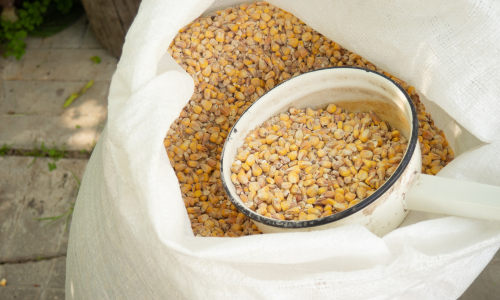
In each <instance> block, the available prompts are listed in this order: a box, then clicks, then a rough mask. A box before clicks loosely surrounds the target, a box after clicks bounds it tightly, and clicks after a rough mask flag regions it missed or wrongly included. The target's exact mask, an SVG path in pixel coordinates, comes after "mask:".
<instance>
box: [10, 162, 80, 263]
mask: <svg viewBox="0 0 500 300" xmlns="http://www.w3.org/2000/svg"><path fill="white" fill-rule="evenodd" d="M9 158H10V157H9ZM51 161H52V160H51V159H50V158H39V159H37V161H36V162H35V163H34V164H33V166H32V169H31V172H32V178H33V180H32V183H31V185H30V186H29V187H28V189H27V191H26V193H25V195H24V199H25V200H24V202H23V204H22V208H21V211H20V214H19V218H18V220H17V221H16V224H15V227H14V229H13V230H12V231H13V235H12V238H11V240H10V241H9V242H8V243H7V251H6V255H5V258H4V260H5V261H7V262H15V261H23V260H30V259H34V258H36V257H54V256H57V255H60V254H64V253H66V247H67V246H66V245H67V230H66V229H65V228H66V223H65V222H66V220H65V219H63V218H61V219H60V220H57V221H56V222H54V223H52V224H48V222H49V221H40V220H36V219H38V218H46V217H54V216H59V215H62V214H64V213H66V212H68V211H69V209H70V207H71V205H72V204H73V203H74V202H75V200H76V193H77V190H78V188H77V182H76V180H75V179H74V178H73V175H72V172H74V173H75V174H76V176H77V177H78V178H82V176H83V172H84V170H85V167H86V164H87V160H79V159H61V160H59V161H57V162H56V165H57V169H55V170H53V171H49V168H48V165H47V164H48V163H49V162H51ZM68 229H69V224H68ZM65 230H66V231H65Z"/></svg>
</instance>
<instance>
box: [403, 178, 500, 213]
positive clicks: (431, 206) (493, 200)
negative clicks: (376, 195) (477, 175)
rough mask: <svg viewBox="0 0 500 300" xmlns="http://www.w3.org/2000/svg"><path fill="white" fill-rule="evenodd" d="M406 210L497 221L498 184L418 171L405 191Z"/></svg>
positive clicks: (499, 201)
mask: <svg viewBox="0 0 500 300" xmlns="http://www.w3.org/2000/svg"><path fill="white" fill-rule="evenodd" d="M405 199H406V204H407V205H408V208H409V209H410V210H417V211H424V212H431V213H438V214H445V215H452V216H458V217H466V218H474V219H484V220H492V221H500V187H498V186H493V185H486V184H481V183H476V182H470V181H462V180H456V179H449V178H444V177H439V176H430V175H425V174H420V175H419V177H417V179H416V180H415V181H414V182H413V185H412V187H411V188H410V190H409V191H408V192H407V194H406V197H405Z"/></svg>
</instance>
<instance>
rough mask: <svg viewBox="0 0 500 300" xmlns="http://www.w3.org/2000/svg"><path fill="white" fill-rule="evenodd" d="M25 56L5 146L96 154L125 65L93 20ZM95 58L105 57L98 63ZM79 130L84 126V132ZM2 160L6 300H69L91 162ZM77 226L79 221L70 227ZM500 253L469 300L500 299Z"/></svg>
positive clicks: (14, 72)
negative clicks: (74, 233) (79, 199)
mask: <svg viewBox="0 0 500 300" xmlns="http://www.w3.org/2000/svg"><path fill="white" fill-rule="evenodd" d="M27 44H28V49H27V51H26V54H25V56H24V57H23V58H22V59H21V60H19V61H16V60H15V59H13V58H8V59H4V58H0V72H1V74H0V75H1V76H0V78H1V79H0V147H1V146H2V145H3V144H4V143H7V144H13V143H14V144H15V148H19V149H31V148H32V147H33V143H34V141H35V139H36V140H37V141H38V142H39V143H40V142H45V144H46V145H48V146H50V145H51V144H52V143H54V144H55V145H57V146H61V145H63V144H65V145H66V146H67V148H68V149H70V150H81V149H90V147H91V146H92V145H93V143H94V142H95V141H97V139H98V138H99V135H100V133H101V131H102V127H103V125H104V124H105V121H106V115H107V95H108V89H109V83H110V80H111V76H112V75H113V72H114V70H115V68H116V64H117V59H115V58H113V57H111V56H110V55H109V54H108V53H107V51H105V50H103V49H102V48H101V46H100V45H99V44H98V43H97V41H96V40H95V39H94V37H93V34H92V31H91V30H90V28H89V26H88V22H87V19H86V18H82V19H81V20H79V21H78V22H76V23H75V24H74V25H72V26H71V27H70V28H68V29H66V30H65V31H63V32H61V33H59V34H57V35H56V36H53V37H50V38H43V39H42V38H28V39H27ZM92 56H99V57H100V58H101V60H102V61H101V63H100V64H97V65H96V64H93V63H92V61H91V60H90V57H92ZM89 80H94V81H95V84H94V86H93V87H92V88H91V89H89V90H88V91H87V92H86V93H85V94H84V95H83V96H82V97H81V98H79V99H78V100H76V101H75V102H74V104H73V105H71V106H70V107H69V108H67V109H62V105H63V103H64V101H65V99H66V98H67V97H68V96H69V95H70V94H71V93H73V92H77V91H79V90H80V89H81V88H82V87H84V86H85V84H86V83H87V82H88V81H89ZM77 125H78V126H77ZM32 160H33V158H32V157H16V156H6V157H0V280H1V279H3V278H5V279H6V280H7V285H6V286H5V287H2V286H0V300H10V299H22V300H23V299H40V300H45V299H47V300H48V299H64V282H65V273H66V248H67V242H68V230H69V227H70V224H68V230H65V227H66V220H65V219H60V220H58V221H56V222H54V223H52V224H48V221H39V220H36V219H37V218H46V217H53V216H59V215H61V214H65V213H67V212H68V211H69V209H70V208H71V205H72V204H73V203H74V202H75V200H76V194H77V191H78V188H77V182H76V180H75V179H74V176H73V173H74V174H75V175H76V176H77V177H78V178H80V179H81V178H82V176H83V173H84V170H85V167H86V164H87V160H83V159H61V160H59V161H58V162H57V163H56V165H57V169H55V170H54V171H49V168H48V165H47V164H48V163H49V162H52V160H51V159H49V158H39V159H37V160H36V162H35V163H34V164H33V165H32V166H31V167H28V166H29V165H30V163H31V162H32ZM69 223H71V221H70V222H69ZM499 283H500V252H499V253H497V255H496V256H495V257H494V258H493V260H492V261H491V263H490V264H489V265H488V266H487V267H486V268H485V269H484V271H483V272H482V273H481V275H480V276H479V277H478V279H477V280H476V281H475V282H474V283H473V284H472V285H471V286H470V288H469V289H468V290H467V291H466V292H465V294H464V295H463V296H462V297H461V298H460V299H461V300H490V299H491V300H493V299H500V296H499V295H500V284H499Z"/></svg>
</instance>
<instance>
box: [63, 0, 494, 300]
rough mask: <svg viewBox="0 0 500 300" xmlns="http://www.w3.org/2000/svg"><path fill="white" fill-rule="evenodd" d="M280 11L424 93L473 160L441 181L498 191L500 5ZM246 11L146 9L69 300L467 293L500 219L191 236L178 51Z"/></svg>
mask: <svg viewBox="0 0 500 300" xmlns="http://www.w3.org/2000/svg"><path fill="white" fill-rule="evenodd" d="M270 2H271V4H274V5H276V6H278V7H281V8H282V9H284V10H286V11H289V12H291V13H293V14H294V15H296V16H297V17H299V18H300V19H301V20H303V21H304V22H306V24H308V25H309V26H311V27H312V28H314V29H316V30H318V31H319V32H321V33H322V34H324V35H325V36H327V37H328V38H330V39H332V40H334V41H336V42H337V43H339V44H341V45H342V46H344V47H346V48H347V49H349V50H351V51H354V52H355V53H357V54H360V55H361V56H363V57H365V58H367V59H368V60H369V61H371V62H373V63H374V64H376V65H378V66H379V67H381V68H382V69H384V70H386V71H387V72H389V73H391V74H394V75H395V76H397V77H399V78H401V79H403V80H405V81H406V82H408V83H410V84H411V85H414V86H415V87H416V88H417V89H418V90H419V93H420V95H421V96H423V97H422V98H424V99H423V101H425V103H426V106H427V108H428V110H429V111H431V112H432V113H433V117H434V119H435V121H436V123H437V125H438V126H439V127H440V128H444V129H445V132H446V134H447V137H448V138H449V139H450V140H451V143H452V145H453V146H454V149H456V152H457V153H458V154H462V153H463V154H462V155H460V156H458V157H457V158H456V159H455V160H454V161H453V162H452V163H451V164H450V165H448V166H447V167H446V168H444V169H443V170H442V171H441V172H440V174H439V175H440V176H445V177H453V178H458V179H462V180H469V181H478V182H483V183H488V184H495V185H500V177H499V176H498V174H499V171H500V163H499V161H500V160H499V159H498V153H499V151H500V118H499V116H500V101H499V100H500V96H499V95H500V55H498V49H499V48H500V26H498V24H499V21H500V20H499V16H500V5H499V4H498V2H496V1H473V0H455V1H451V2H450V1H445V2H443V1H432V0H421V1H389V0H378V1H361V0H351V1H340V0H338V1H332V0H309V1H299V0H297V1H290V0H286V1H285V0H272V1H270ZM235 3H242V1H216V2H215V3H213V4H212V1H207V0H205V1H203V0H197V1H195V0H193V1H180V0H178V1H175V0H169V1H166V0H144V1H142V4H141V6H140V10H139V13H138V15H137V17H136V19H135V21H134V23H133V24H132V27H131V28H130V30H129V32H128V35H127V38H126V42H125V46H124V49H123V55H122V57H121V60H120V62H119V64H118V69H117V71H116V73H115V75H114V77H113V80H112V83H111V88H110V95H109V116H108V123H107V125H106V128H105V130H104V132H103V135H102V136H101V139H100V140H99V143H98V144H97V147H96V149H95V150H94V153H93V155H92V158H91V160H90V162H89V164H88V167H87V170H86V173H85V176H84V178H83V182H82V186H81V189H80V193H79V196H78V200H77V202H76V207H75V211H74V215H73V221H72V226H71V234H70V241H69V249H68V257H67V277H66V297H67V299H217V300H220V299H301V300H306V299H419V300H420V299H439V300H443V299H456V298H458V297H459V296H460V295H461V294H462V293H463V292H464V290H465V289H466V288H467V287H468V286H469V285H470V283H471V282H472V281H473V280H474V279H475V278H476V276H477V275H478V274H479V273H480V272H481V270H482V269H483V268H484V266H485V265H486V264H487V263H488V261H489V260H490V259H491V257H492V256H493V254H494V253H495V252H496V250H497V249H498V248H499V246H500V223H498V222H488V221H480V220H472V219H464V218H457V217H444V218H442V217H440V216H433V215H430V214H423V213H418V212H411V213H410V215H409V216H408V218H407V220H405V222H404V224H403V226H402V227H401V228H399V229H397V230H395V231H393V232H391V233H389V234H388V235H386V236H384V237H383V238H379V237H377V236H375V235H373V234H372V233H370V232H369V231H368V230H366V229H365V228H364V227H361V226H358V225H350V226H344V227H341V228H336V229H330V230H325V231H317V232H308V233H287V234H268V235H259V236H247V237H242V238H195V237H194V236H193V234H192V231H191V228H190V223H189V220H188V217H187V214H186V211H185V208H184V203H183V201H182V199H181V193H180V190H179V187H178V182H177V178H176V175H175V172H174V170H173V169H172V167H171V166H170V163H169V160H168V157H167V154H166V152H165V149H164V146H163V143H162V141H163V139H164V137H165V134H166V132H167V131H168V129H169V127H170V125H171V124H172V122H173V121H174V119H175V118H177V117H178V116H179V113H180V111H181V110H182V108H183V107H184V105H185V104H186V103H187V102H188V100H189V99H190V97H191V94H192V92H193V88H194V86H193V81H192V79H191V78H190V76H188V74H187V73H185V72H184V70H183V69H182V68H181V67H179V66H178V65H177V64H176V63H175V62H174V60H173V59H172V58H171V57H170V55H169V54H168V53H167V48H168V46H169V44H170V42H171V41H172V40H173V38H174V36H175V34H176V32H177V31H178V30H179V29H180V28H182V27H183V26H184V25H186V24H187V23H189V22H190V21H191V20H193V19H195V18H196V17H198V16H199V15H201V14H202V13H204V12H205V11H207V9H208V11H214V10H215V9H221V8H226V7H228V6H231V5H234V4H235ZM210 5H212V6H210ZM425 98H427V99H429V100H430V101H432V102H430V101H428V100H426V99H425ZM443 109H444V110H443ZM486 143H489V144H486ZM478 146H479V147H480V148H477V149H475V150H472V151H471V149H474V148H475V147H478ZM467 151H469V152H467ZM499 201H500V200H499ZM432 218H437V219H434V220H430V219H432Z"/></svg>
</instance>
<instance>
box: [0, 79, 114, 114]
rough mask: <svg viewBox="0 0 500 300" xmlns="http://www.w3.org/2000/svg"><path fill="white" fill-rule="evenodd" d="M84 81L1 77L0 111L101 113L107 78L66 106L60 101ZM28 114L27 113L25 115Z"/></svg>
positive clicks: (5, 112)
mask: <svg viewBox="0 0 500 300" xmlns="http://www.w3.org/2000/svg"><path fill="white" fill-rule="evenodd" d="M86 84H87V81H71V82H67V81H5V83H4V87H5V100H4V103H3V105H1V106H0V115H5V114H8V112H9V111H12V112H15V113H16V114H26V115H37V116H70V117H79V116H95V117H99V118H102V117H105V116H106V114H107V107H108V100H107V98H108V90H109V81H98V82H95V83H94V85H93V86H92V87H91V88H89V89H88V90H87V91H86V92H85V93H84V94H83V95H81V96H80V97H79V98H77V99H76V100H75V101H74V102H73V104H71V105H70V106H69V107H67V108H62V106H63V104H64V102H65V101H66V99H68V97H69V96H70V95H71V94H72V93H76V92H78V91H80V90H81V89H82V88H84V87H85V85H86ZM28 118H29V116H28Z"/></svg>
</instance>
